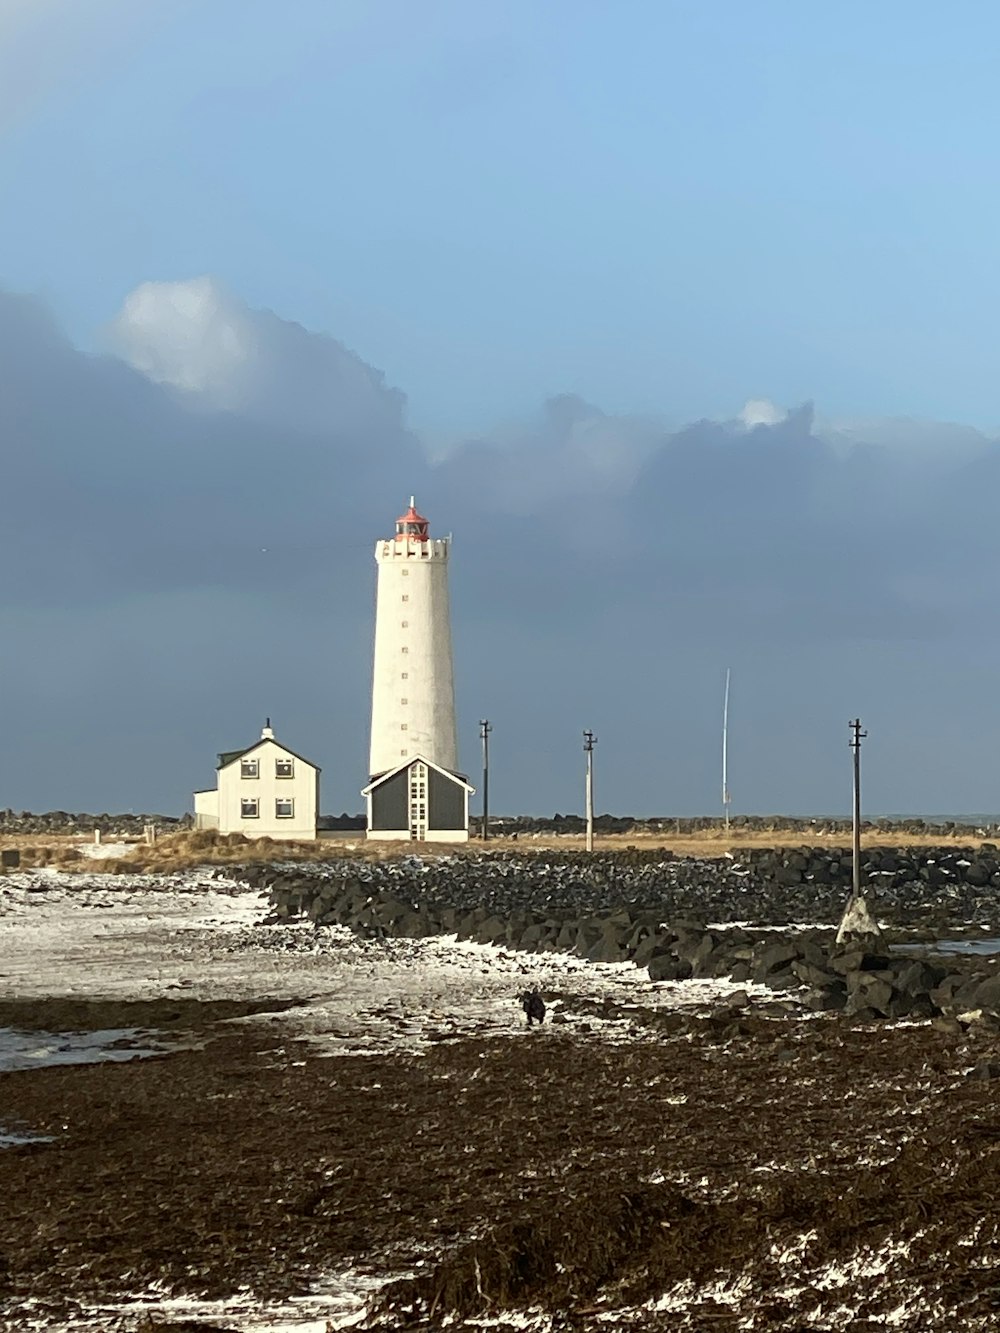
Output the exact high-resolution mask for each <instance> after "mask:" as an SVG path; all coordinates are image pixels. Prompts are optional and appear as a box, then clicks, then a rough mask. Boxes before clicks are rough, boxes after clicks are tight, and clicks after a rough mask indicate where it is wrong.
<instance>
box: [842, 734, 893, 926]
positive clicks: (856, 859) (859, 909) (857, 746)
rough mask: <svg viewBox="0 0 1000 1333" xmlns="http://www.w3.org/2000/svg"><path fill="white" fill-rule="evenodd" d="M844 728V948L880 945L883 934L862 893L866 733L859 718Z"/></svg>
mask: <svg viewBox="0 0 1000 1333" xmlns="http://www.w3.org/2000/svg"><path fill="white" fill-rule="evenodd" d="M847 725H848V726H849V727H850V729H851V749H852V750H853V752H854V820H853V831H854V839H853V843H854V846H853V853H854V855H853V864H852V867H851V870H852V874H851V896H850V898H849V899H848V900H847V907H846V908H845V909H844V915H843V916H842V917H841V920H840V928H839V929H838V931H837V943H838V944H847V943H848V942H850V941H852V940H855V941H860V942H862V944H863V943H864V942H865V941H872V940H874V941H876V942H877V943H879V944H881V943H882V932H881V930H879V926H878V921H877V919H876V918H875V916H874V914H873V912H872V910H871V907H870V906H869V905H868V899H867V898H866V897H865V894H864V893H863V892H862V889H861V742H862V741H863V740H864V739H865V737H866V736H867V735H868V732H867V731H862V730H861V719H860V718H858V717H856V718H855V719H854V721H853V722H849V723H848V724H847Z"/></svg>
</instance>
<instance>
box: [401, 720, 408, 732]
mask: <svg viewBox="0 0 1000 1333" xmlns="http://www.w3.org/2000/svg"><path fill="white" fill-rule="evenodd" d="M399 729H400V731H409V730H410V724H409V722H400V724H399Z"/></svg>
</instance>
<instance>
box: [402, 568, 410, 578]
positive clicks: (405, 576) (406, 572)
mask: <svg viewBox="0 0 1000 1333" xmlns="http://www.w3.org/2000/svg"><path fill="white" fill-rule="evenodd" d="M400 573H401V574H402V576H403V578H404V579H408V578H409V577H410V571H409V570H408V569H401V570H400Z"/></svg>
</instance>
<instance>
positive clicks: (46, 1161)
mask: <svg viewBox="0 0 1000 1333" xmlns="http://www.w3.org/2000/svg"><path fill="white" fill-rule="evenodd" d="M607 1007H608V1012H607V1014H606V1015H605V1018H606V1024H607V1026H606V1027H605V1029H604V1032H603V1035H602V1036H601V1038H597V1037H595V1038H594V1039H590V1038H589V1037H588V1034H587V1032H586V1031H581V1030H580V1029H579V1028H578V1027H577V1028H573V1029H572V1030H570V1029H568V1028H567V1027H566V1026H565V1025H559V1024H557V1025H554V1026H549V1025H546V1026H544V1027H543V1028H541V1029H538V1028H535V1029H533V1030H532V1031H530V1032H529V1031H527V1030H520V1029H517V1030H512V1032H511V1034H510V1035H509V1036H508V1037H507V1038H496V1037H493V1038H491V1039H489V1040H475V1039H462V1040H458V1041H442V1042H439V1043H436V1044H433V1045H432V1046H431V1047H430V1049H429V1050H428V1051H427V1052H426V1053H425V1054H419V1055H418V1054H411V1055H406V1056H403V1057H396V1056H383V1055H367V1056H350V1055H348V1056H341V1057H337V1058H328V1057H326V1058H325V1057H321V1056H318V1055H315V1054H312V1053H310V1051H309V1048H308V1047H304V1046H302V1045H301V1044H300V1043H287V1042H284V1041H282V1040H276V1038H275V1031H274V1029H275V1026H276V1025H275V1024H273V1023H270V1024H269V1022H268V1021H267V1020H266V1019H263V1018H262V1017H258V1018H257V1019H256V1020H254V1021H253V1022H251V1023H249V1024H247V1023H242V1024H239V1025H236V1026H232V1025H229V1026H225V1027H222V1028H220V1029H217V1035H216V1036H215V1037H214V1039H213V1040H211V1041H210V1042H209V1044H208V1045H207V1046H206V1047H204V1048H203V1049H200V1050H185V1051H180V1052H178V1053H176V1054H172V1055H170V1056H167V1057H164V1058H159V1059H152V1060H147V1061H143V1062H141V1063H138V1062H137V1063H134V1064H130V1065H122V1064H107V1065H93V1066H88V1067H85V1068H78V1069H65V1068H48V1069H39V1070H36V1071H30V1072H21V1073H18V1074H17V1075H14V1076H8V1077H7V1078H6V1079H5V1080H4V1083H3V1107H4V1116H5V1117H6V1118H8V1119H12V1118H13V1119H16V1120H18V1121H20V1122H22V1123H23V1124H25V1125H30V1126H31V1127H32V1128H33V1129H34V1130H36V1131H38V1132H39V1133H42V1134H46V1135H50V1136H51V1139H52V1141H51V1142H48V1143H37V1144H28V1145H24V1146H21V1147H18V1148H14V1149H9V1150H7V1151H5V1152H2V1153H0V1197H2V1198H3V1199H4V1201H5V1206H4V1208H3V1210H0V1297H2V1300H3V1305H2V1306H0V1309H2V1310H4V1311H5V1313H6V1318H7V1321H8V1325H7V1326H9V1327H11V1328H20V1327H31V1326H34V1327H90V1328H95V1329H96V1328H109V1329H111V1328H135V1327H139V1326H140V1324H139V1322H138V1319H139V1316H138V1315H136V1316H135V1317H134V1319H132V1320H130V1319H129V1318H128V1317H127V1316H126V1315H123V1313H122V1307H123V1303H124V1304H125V1305H127V1304H128V1302H129V1299H130V1298H131V1297H134V1296H135V1295H136V1293H141V1292H149V1291H151V1290H152V1291H155V1292H158V1293H159V1294H160V1295H161V1296H169V1295H173V1296H175V1297H176V1296H181V1295H186V1296H187V1297H188V1298H195V1297H197V1298H200V1299H201V1300H203V1301H208V1302H212V1301H215V1302H219V1303H220V1304H219V1305H218V1306H217V1309H219V1310H221V1311H223V1312H224V1311H225V1310H227V1309H231V1308H232V1307H231V1306H227V1305H226V1301H227V1299H228V1300H230V1301H231V1299H232V1297H233V1296H234V1293H240V1292H242V1293H243V1297H244V1304H245V1305H246V1296H247V1293H248V1292H249V1293H250V1295H251V1296H252V1298H253V1303H255V1304H256V1307H257V1308H259V1309H260V1310H264V1309H266V1308H267V1306H268V1304H269V1303H272V1304H274V1305H276V1306H280V1305H281V1303H282V1302H286V1303H287V1302H288V1300H289V1298H294V1297H304V1296H308V1295H309V1293H311V1292H312V1293H315V1292H316V1291H317V1290H321V1289H322V1288H323V1285H324V1283H325V1284H326V1285H327V1287H328V1288H329V1289H331V1290H332V1289H334V1288H335V1286H336V1279H337V1275H338V1274H340V1275H342V1274H354V1275H355V1276H356V1277H360V1278H362V1279H365V1280H368V1281H369V1282H370V1285H371V1286H372V1287H373V1288H374V1287H376V1286H377V1285H378V1283H379V1282H381V1281H382V1280H384V1279H386V1278H389V1277H391V1276H392V1275H394V1274H403V1275H404V1276H402V1277H397V1278H396V1280H395V1281H392V1282H390V1283H389V1284H388V1285H387V1286H385V1287H383V1288H382V1289H381V1291H380V1292H379V1294H378V1295H376V1297H375V1298H374V1301H373V1303H372V1305H371V1309H370V1315H369V1317H370V1318H371V1319H373V1320H374V1321H375V1322H377V1323H381V1324H382V1325H383V1326H387V1327H392V1328H403V1327H427V1328H437V1327H441V1326H442V1321H444V1320H446V1319H447V1320H448V1322H449V1325H450V1326H456V1325H458V1326H460V1325H461V1324H462V1323H463V1322H465V1321H469V1322H470V1324H473V1325H475V1324H482V1323H483V1321H484V1320H485V1321H486V1322H488V1323H489V1325H490V1326H491V1327H497V1326H498V1322H497V1321H499V1326H501V1327H502V1326H504V1325H507V1324H510V1325H512V1326H514V1325H516V1326H521V1327H523V1326H524V1324H525V1322H528V1323H533V1324H536V1325H537V1326H538V1327H539V1328H543V1327H551V1326H553V1317H554V1325H555V1326H559V1327H579V1328H588V1327H603V1326H606V1325H609V1324H611V1325H614V1324H618V1325H622V1326H628V1325H629V1324H636V1325H637V1326H638V1325H641V1326H642V1327H644V1328H663V1329H687V1328H690V1329H714V1330H720V1331H724V1333H728V1330H737V1329H787V1330H804V1329H814V1330H820V1329H824V1330H831V1333H832V1331H833V1330H836V1331H837V1333H845V1331H846V1330H852V1331H853V1330H861V1329H865V1330H869V1329H883V1328H890V1327H891V1328H903V1329H914V1330H917V1329H919V1330H936V1329H942V1330H944V1329H948V1330H954V1329H956V1328H963V1329H991V1328H995V1327H997V1325H998V1323H1000V1274H998V1272H997V1269H996V1264H997V1259H998V1256H997V1252H996V1231H997V1221H998V1218H997V1212H996V1200H997V1198H998V1197H1000V1107H998V1106H997V1098H996V1088H997V1086H998V1085H997V1083H995V1082H993V1081H992V1080H991V1079H990V1077H989V1074H990V1072H991V1070H992V1068H993V1066H992V1065H991V1064H990V1061H991V1059H992V1058H993V1054H994V1052H993V1050H992V1047H991V1044H990V1043H991V1041H992V1040H994V1039H991V1038H988V1037H986V1036H983V1037H981V1038H980V1039H979V1042H980V1043H985V1044H977V1045H975V1046H972V1047H970V1046H969V1045H968V1043H969V1041H970V1038H969V1037H968V1036H964V1037H959V1036H957V1035H955V1034H953V1033H951V1032H945V1031H939V1030H937V1029H935V1028H933V1027H931V1026H929V1025H927V1024H923V1025H919V1026H918V1025H915V1026H909V1027H907V1026H898V1025H897V1026H889V1025H878V1026H871V1027H864V1028H853V1027H850V1026H849V1025H848V1024H847V1023H846V1022H845V1021H844V1020H842V1019H832V1018H822V1019H813V1020H803V1019H782V1018H779V1017H775V1016H755V1015H754V1013H753V1010H752V1008H751V1009H749V1010H748V1009H746V1008H742V1009H732V1010H730V1011H728V1012H720V1013H718V1014H716V1015H715V1016H714V1017H699V1016H698V1015H695V1014H681V1015H676V1014H675V1015H672V1016H671V1018H670V1021H669V1022H665V1021H664V1016H663V1015H662V1014H655V1013H652V1012H650V1013H648V1014H644V1013H643V1012H642V1011H641V1010H638V1011H636V1010H633V1011H630V1012H629V1013H628V1014H627V1015H625V1014H623V1013H619V1014H618V1015H617V1016H616V1014H615V1011H614V1006H612V1005H608V1006H607ZM118 1017H119V1020H120V1021H122V1022H124V1021H125V1019H126V1018H127V1015H126V1014H120V1015H119V1016H118ZM646 1018H648V1020H649V1026H648V1027H646V1026H644V1019H646ZM616 1024H618V1025H620V1027H621V1035H622V1037H623V1040H621V1041H614V1040H609V1039H608V1033H609V1032H613V1031H614V1029H615V1025H616ZM626 1038H627V1039H626ZM970 1070H971V1071H972V1076H970V1073H969V1071H970ZM131 1308H132V1310H133V1312H134V1311H135V1310H136V1309H138V1307H137V1306H135V1305H134V1304H133V1305H132V1306H131ZM166 1308H169V1303H168V1305H167V1307H166ZM200 1308H202V1309H208V1308H211V1307H210V1306H208V1305H203V1306H202V1307H200ZM247 1308H249V1307H247ZM320 1308H321V1307H320ZM525 1312H527V1313H525ZM142 1318H143V1319H145V1320H146V1323H145V1325H144V1326H145V1327H148V1328H153V1327H160V1328H163V1329H166V1328H168V1327H170V1326H171V1320H170V1318H169V1316H168V1315H167V1314H165V1313H163V1312H162V1311H161V1313H160V1314H159V1315H156V1316H153V1315H148V1314H147V1315H144V1316H142ZM182 1322H183V1321H182ZM334 1323H335V1321H332V1320H331V1326H332V1325H333V1324H334ZM173 1326H174V1327H178V1326H179V1325H178V1323H177V1322H176V1320H175V1321H173ZM188 1326H189V1327H192V1326H194V1325H192V1324H190V1322H189V1323H188ZM212 1326H213V1327H224V1328H233V1329H243V1328H247V1327H250V1326H252V1327H254V1328H261V1327H267V1326H268V1325H267V1324H266V1323H260V1322H254V1323H252V1325H251V1323H247V1322H241V1321H240V1320H239V1318H236V1319H233V1318H231V1317H230V1318H226V1317H224V1316H223V1317H216V1318H215V1320H214V1322H213V1325H212ZM311 1327H314V1328H318V1329H323V1328H324V1327H325V1321H324V1320H321V1321H320V1322H318V1323H315V1324H313V1325H311Z"/></svg>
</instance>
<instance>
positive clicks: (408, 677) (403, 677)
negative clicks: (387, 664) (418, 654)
mask: <svg viewBox="0 0 1000 1333" xmlns="http://www.w3.org/2000/svg"><path fill="white" fill-rule="evenodd" d="M409 679H410V673H409V672H408V671H404V672H403V673H402V675H401V676H400V680H409Z"/></svg>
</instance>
